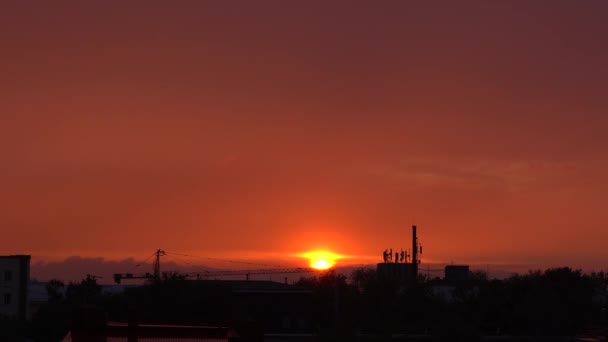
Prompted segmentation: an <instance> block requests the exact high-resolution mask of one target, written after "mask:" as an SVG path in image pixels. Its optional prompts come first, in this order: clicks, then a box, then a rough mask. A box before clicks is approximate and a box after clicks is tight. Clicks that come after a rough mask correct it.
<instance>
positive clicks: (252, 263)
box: [167, 252, 286, 268]
mask: <svg viewBox="0 0 608 342" xmlns="http://www.w3.org/2000/svg"><path fill="white" fill-rule="evenodd" d="M167 253H168V254H173V255H180V256H185V257H190V258H199V259H206V260H213V261H222V262H229V263H233V264H244V265H254V266H267V267H278V268H285V267H286V266H280V265H271V264H262V263H256V262H248V261H238V260H227V259H218V258H209V257H203V256H198V255H192V254H182V253H175V252H170V253H169V252H167Z"/></svg>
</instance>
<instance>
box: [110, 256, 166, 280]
mask: <svg viewBox="0 0 608 342" xmlns="http://www.w3.org/2000/svg"><path fill="white" fill-rule="evenodd" d="M164 255H166V253H165V251H163V250H161V249H158V250H156V252H154V256H155V257H156V258H155V259H154V264H153V265H152V272H153V273H149V272H146V273H143V274H133V273H114V282H115V283H116V284H120V282H121V281H122V280H123V279H160V257H161V256H164Z"/></svg>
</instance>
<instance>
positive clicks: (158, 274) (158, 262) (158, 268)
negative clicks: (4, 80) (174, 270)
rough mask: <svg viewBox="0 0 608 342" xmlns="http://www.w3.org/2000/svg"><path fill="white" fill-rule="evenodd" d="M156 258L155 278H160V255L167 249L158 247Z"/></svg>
mask: <svg viewBox="0 0 608 342" xmlns="http://www.w3.org/2000/svg"><path fill="white" fill-rule="evenodd" d="M154 254H155V255H156V259H155V260H154V279H156V280H160V257H161V256H163V255H165V254H166V253H165V251H163V250H161V249H158V250H157V251H156V253H154Z"/></svg>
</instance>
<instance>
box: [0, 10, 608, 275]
mask: <svg viewBox="0 0 608 342" xmlns="http://www.w3.org/2000/svg"><path fill="white" fill-rule="evenodd" d="M218 3H220V4H214V5H211V4H209V3H203V2H200V1H183V2H180V3H179V4H175V3H173V2H171V3H170V2H160V1H133V2H129V4H125V2H124V1H87V2H82V1H65V2H52V3H51V2H47V1H34V2H28V3H27V4H26V3H24V2H23V1H3V2H2V4H0V42H1V45H0V52H1V57H0V75H2V76H1V80H2V82H0V115H1V116H0V157H1V160H2V163H1V164H0V188H1V192H0V227H1V229H2V232H3V238H1V239H0V254H13V253H27V254H32V255H33V256H34V257H35V258H36V259H35V260H56V259H62V258H65V257H68V256H73V255H78V256H83V257H105V258H108V259H123V258H127V257H136V258H139V257H145V256H147V255H149V254H150V253H151V252H152V251H154V250H155V249H156V248H159V247H160V248H164V249H167V250H173V251H177V252H182V253H195V254H197V255H205V256H221V257H226V258H230V257H238V258H239V259H255V258H258V259H264V258H269V257H272V258H279V259H280V258H281V256H282V255H285V256H287V255H291V254H295V253H301V252H305V251H308V250H311V249H318V248H322V249H327V250H330V251H333V252H336V253H339V254H343V255H352V256H360V257H367V256H377V260H371V261H369V260H370V259H369V258H367V259H366V260H368V261H369V262H373V261H380V260H381V252H382V250H384V249H385V248H389V247H392V248H399V247H401V246H403V247H407V246H409V244H410V231H409V226H410V225H411V224H412V223H416V224H418V226H419V227H420V237H421V241H422V243H423V244H424V245H425V255H424V256H423V260H424V258H426V260H433V261H437V262H451V261H454V262H462V263H465V262H469V263H514V264H516V263H526V264H537V265H570V266H574V267H585V268H594V269H600V268H605V267H606V263H605V260H606V258H607V257H608V249H607V248H605V246H606V241H608V229H607V227H606V223H607V221H608V211H607V210H606V209H605V208H604V207H605V204H606V203H607V201H606V196H607V195H606V194H607V193H608V183H607V182H606V175H607V174H608V173H607V171H608V159H607V157H606V156H607V155H608V135H606V128H607V127H608V117H607V115H606V113H608V104H607V102H606V94H608V86H607V83H606V80H608V63H606V61H607V60H608V23H607V22H606V20H605V18H606V13H607V11H608V5H607V4H606V3H605V2H600V1H596V2H593V1H588V2H567V1H544V2H543V1H538V2H534V3H523V2H522V3H517V4H514V3H508V2H505V3H491V2H487V1H480V2H475V3H473V2H471V3H468V4H467V5H463V4H462V2H458V4H456V2H453V1H446V2H444V3H443V4H442V5H441V6H440V5H439V4H438V3H437V5H430V4H428V3H427V4H425V5H414V4H412V3H411V2H401V1H387V2H384V3H382V4H377V3H373V4H372V2H358V1H354V2H353V1H348V2H343V1H336V2H332V4H328V3H327V2H325V1H323V2H318V3H316V4H310V3H309V2H307V4H306V5H304V4H300V5H295V4H288V5H287V4H285V3H284V2H283V1H272V2H257V1H256V2H251V1H242V2H238V4H239V5H238V6H237V3H233V2H231V4H230V5H228V4H227V3H223V2H218ZM222 3H223V4H222ZM34 4H36V6H34ZM359 259H361V258H359ZM359 259H357V260H359ZM363 259H365V258H363Z"/></svg>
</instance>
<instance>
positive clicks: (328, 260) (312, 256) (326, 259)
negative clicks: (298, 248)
mask: <svg viewBox="0 0 608 342" xmlns="http://www.w3.org/2000/svg"><path fill="white" fill-rule="evenodd" d="M300 256H301V257H303V258H307V259H308V260H310V267H312V268H314V269H317V270H327V269H329V268H331V267H332V266H334V265H335V264H336V260H337V259H339V258H340V255H338V254H335V253H331V252H327V251H312V252H306V253H302V254H300Z"/></svg>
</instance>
